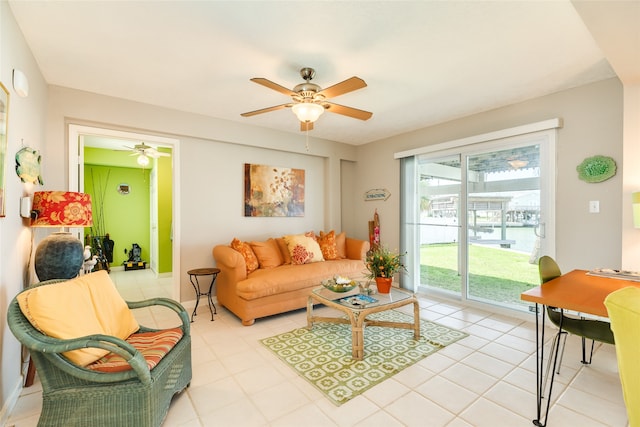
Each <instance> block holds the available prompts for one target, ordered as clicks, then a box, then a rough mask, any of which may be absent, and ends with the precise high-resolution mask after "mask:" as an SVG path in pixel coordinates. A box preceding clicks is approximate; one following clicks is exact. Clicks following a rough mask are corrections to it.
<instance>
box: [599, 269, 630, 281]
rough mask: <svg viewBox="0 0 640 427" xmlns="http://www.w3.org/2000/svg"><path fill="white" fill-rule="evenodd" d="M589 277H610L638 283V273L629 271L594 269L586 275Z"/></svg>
mask: <svg viewBox="0 0 640 427" xmlns="http://www.w3.org/2000/svg"><path fill="white" fill-rule="evenodd" d="M587 274H588V275H589V276H599V277H610V278H612V279H624V280H632V281H634V282H640V272H638V271H629V270H612V269H610V268H596V269H594V270H591V271H589V272H588V273H587Z"/></svg>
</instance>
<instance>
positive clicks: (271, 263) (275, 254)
mask: <svg viewBox="0 0 640 427" xmlns="http://www.w3.org/2000/svg"><path fill="white" fill-rule="evenodd" d="M249 244H250V245H251V249H253V252H254V253H255V254H256V258H258V263H259V264H260V268H273V267H277V266H279V265H282V264H283V263H284V259H283V258H282V254H281V253H280V248H278V243H276V241H275V240H274V239H269V240H267V241H266V242H251V243H249Z"/></svg>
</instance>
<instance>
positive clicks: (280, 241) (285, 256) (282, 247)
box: [276, 237, 291, 264]
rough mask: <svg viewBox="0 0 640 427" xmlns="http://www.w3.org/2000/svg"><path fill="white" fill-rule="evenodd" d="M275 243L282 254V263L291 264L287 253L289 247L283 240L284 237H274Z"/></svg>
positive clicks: (289, 255)
mask: <svg viewBox="0 0 640 427" xmlns="http://www.w3.org/2000/svg"><path fill="white" fill-rule="evenodd" d="M276 243H277V244H278V248H279V249H280V254H281V255H282V260H283V261H282V263H283V264H291V254H290V253H289V247H288V246H287V242H285V240H284V237H278V238H277V239H276Z"/></svg>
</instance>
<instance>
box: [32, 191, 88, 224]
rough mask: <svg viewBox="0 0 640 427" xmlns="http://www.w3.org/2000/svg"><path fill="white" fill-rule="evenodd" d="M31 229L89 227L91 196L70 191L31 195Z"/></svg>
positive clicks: (43, 192) (44, 192)
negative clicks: (34, 213)
mask: <svg viewBox="0 0 640 427" xmlns="http://www.w3.org/2000/svg"><path fill="white" fill-rule="evenodd" d="M32 210H33V211H36V213H37V214H36V215H35V218H33V217H32V219H31V226H32V227H91V226H92V225H93V216H92V214H91V195H89V194H85V193H74V192H70V191H36V192H35V193H33V204H32Z"/></svg>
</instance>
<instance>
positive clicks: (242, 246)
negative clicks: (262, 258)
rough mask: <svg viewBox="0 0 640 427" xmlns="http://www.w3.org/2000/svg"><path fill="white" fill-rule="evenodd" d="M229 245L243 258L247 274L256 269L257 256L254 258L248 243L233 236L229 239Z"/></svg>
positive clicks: (254, 255)
mask: <svg viewBox="0 0 640 427" xmlns="http://www.w3.org/2000/svg"><path fill="white" fill-rule="evenodd" d="M231 247H232V248H233V249H235V250H236V251H238V252H240V255H242V257H243V258H244V262H245V264H246V265H247V274H249V273H252V272H254V271H255V270H257V269H258V266H259V264H258V258H256V254H254V253H253V249H251V246H249V244H248V243H244V242H242V241H240V240H238V239H237V238H234V239H233V240H232V241H231Z"/></svg>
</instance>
